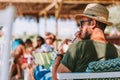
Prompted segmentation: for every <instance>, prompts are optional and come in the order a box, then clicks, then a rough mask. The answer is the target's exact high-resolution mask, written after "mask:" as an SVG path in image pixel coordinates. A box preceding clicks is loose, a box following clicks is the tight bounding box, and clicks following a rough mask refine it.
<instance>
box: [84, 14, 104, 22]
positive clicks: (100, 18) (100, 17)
mask: <svg viewBox="0 0 120 80" xmlns="http://www.w3.org/2000/svg"><path fill="white" fill-rule="evenodd" d="M85 15H88V16H93V17H95V18H97V19H99V20H104V21H106V18H104V17H102V16H96V15H93V14H85Z"/></svg>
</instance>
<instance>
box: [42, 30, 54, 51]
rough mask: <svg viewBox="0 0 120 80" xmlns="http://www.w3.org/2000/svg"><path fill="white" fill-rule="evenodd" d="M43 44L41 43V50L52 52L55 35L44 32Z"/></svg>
mask: <svg viewBox="0 0 120 80" xmlns="http://www.w3.org/2000/svg"><path fill="white" fill-rule="evenodd" d="M44 39H45V44H43V45H42V46H41V47H42V49H41V50H42V52H52V51H54V49H55V41H56V36H55V35H54V34H52V33H50V32H46V33H45V38H44Z"/></svg>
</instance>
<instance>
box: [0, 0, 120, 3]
mask: <svg viewBox="0 0 120 80" xmlns="http://www.w3.org/2000/svg"><path fill="white" fill-rule="evenodd" d="M0 2H13V3H52V2H53V0H0ZM64 3H66V4H88V3H103V4H110V3H120V0H64Z"/></svg>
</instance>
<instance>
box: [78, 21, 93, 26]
mask: <svg viewBox="0 0 120 80" xmlns="http://www.w3.org/2000/svg"><path fill="white" fill-rule="evenodd" d="M91 21H92V19H88V20H81V21H80V27H83V24H84V22H89V24H90V22H91Z"/></svg>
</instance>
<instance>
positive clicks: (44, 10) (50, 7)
mask: <svg viewBox="0 0 120 80" xmlns="http://www.w3.org/2000/svg"><path fill="white" fill-rule="evenodd" d="M55 4H56V2H53V3H51V4H50V5H48V6H47V7H46V8H45V9H43V10H42V11H40V12H39V15H42V14H45V13H46V12H47V11H49V10H50V9H52V8H53V7H54V6H55Z"/></svg>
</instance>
